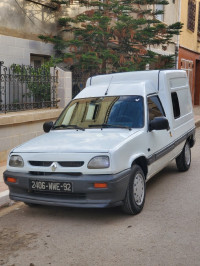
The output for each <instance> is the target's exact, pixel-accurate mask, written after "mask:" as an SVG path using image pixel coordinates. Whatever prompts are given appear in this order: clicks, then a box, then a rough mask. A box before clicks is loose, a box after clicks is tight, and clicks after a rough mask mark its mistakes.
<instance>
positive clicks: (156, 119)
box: [4, 70, 195, 214]
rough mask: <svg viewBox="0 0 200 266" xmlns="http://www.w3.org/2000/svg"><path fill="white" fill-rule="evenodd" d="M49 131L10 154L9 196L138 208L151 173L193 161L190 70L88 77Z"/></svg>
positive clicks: (42, 201) (51, 202) (134, 210)
mask: <svg viewBox="0 0 200 266" xmlns="http://www.w3.org/2000/svg"><path fill="white" fill-rule="evenodd" d="M44 130H45V132H47V134H44V135H42V136H39V137H37V138H35V139H32V140H30V141H28V142H26V143H25V144H22V145H20V146H18V147H16V148H15V149H13V150H12V151H11V153H10V155H9V158H8V165H7V170H6V172H5V173H4V180H5V183H6V184H7V185H8V186H9V189H10V198H11V199H13V200H19V201H23V202H25V203H27V204H29V205H30V204H47V205H57V206H70V207H112V206H122V209H123V210H124V211H125V212H126V213H129V214H137V213H139V212H140V211H141V210H142V208H143V206H144V202H145V192H146V191H145V188H146V186H145V183H146V181H147V180H148V179H150V178H151V177H152V176H153V175H155V174H156V173H157V172H159V171H160V170H162V169H163V168H164V167H165V166H166V165H167V164H169V162H170V161H172V160H173V159H176V164H177V167H178V169H179V171H186V170H188V169H189V167H190V163H191V151H190V148H191V147H192V146H193V145H194V143H195V125H194V117H193V109H192V102H191V95H190V88H189V84H188V79H187V76H186V72H185V71H182V70H162V71H158V70H154V71H139V72H127V73H117V74H109V75H99V76H95V77H91V78H89V79H88V81H87V84H86V88H85V89H83V90H82V91H81V92H80V93H79V94H78V95H77V96H76V97H75V99H73V100H72V101H71V102H70V103H69V105H68V106H67V107H66V108H65V109H64V111H63V112H62V114H61V115H60V117H59V118H58V119H57V121H56V122H55V123H54V124H53V122H48V123H45V124H44ZM9 177H12V178H14V179H11V180H16V182H9Z"/></svg>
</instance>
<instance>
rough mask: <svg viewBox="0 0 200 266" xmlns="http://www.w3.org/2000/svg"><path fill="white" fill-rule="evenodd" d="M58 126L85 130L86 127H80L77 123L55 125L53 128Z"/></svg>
mask: <svg viewBox="0 0 200 266" xmlns="http://www.w3.org/2000/svg"><path fill="white" fill-rule="evenodd" d="M56 128H75V129H79V130H83V131H84V130H85V128H83V127H79V126H77V125H64V124H61V125H59V126H54V127H53V129H56Z"/></svg>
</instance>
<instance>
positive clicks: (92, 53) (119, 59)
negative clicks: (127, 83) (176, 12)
mask: <svg viewBox="0 0 200 266" xmlns="http://www.w3.org/2000/svg"><path fill="white" fill-rule="evenodd" d="M79 3H80V5H82V6H85V7H88V9H86V11H85V12H84V13H82V14H80V15H78V16H76V17H74V18H69V17H62V18H60V19H59V20H58V25H59V28H58V34H57V36H54V37H50V36H40V38H41V39H42V40H44V41H46V42H52V43H54V49H55V50H56V55H57V56H59V57H60V58H62V59H63V60H64V62H65V63H66V64H67V65H68V67H70V66H73V69H76V70H78V71H82V72H88V73H89V72H90V73H91V72H96V73H108V72H119V71H131V70H143V69H145V67H146V65H147V64H149V65H152V66H154V67H155V68H169V67H172V65H173V62H174V57H173V56H170V57H167V56H162V55H158V54H156V53H154V52H152V51H151V47H156V46H159V47H162V48H163V50H165V49H166V48H167V46H168V45H169V44H171V43H173V41H172V38H173V36H174V35H178V34H180V31H181V28H182V24H181V23H179V22H176V23H174V24H172V25H169V26H168V25H166V24H164V23H161V22H160V21H159V20H157V19H156V15H159V14H163V11H160V10H153V9H152V7H151V6H152V5H155V4H160V5H167V4H168V1H165V0H126V1H125V0H121V1H118V0H106V1H90V0H79ZM149 6H150V7H149ZM64 32H70V33H72V34H73V36H74V38H73V39H72V40H64V39H63V38H62V36H63V33H64ZM66 48H67V52H66Z"/></svg>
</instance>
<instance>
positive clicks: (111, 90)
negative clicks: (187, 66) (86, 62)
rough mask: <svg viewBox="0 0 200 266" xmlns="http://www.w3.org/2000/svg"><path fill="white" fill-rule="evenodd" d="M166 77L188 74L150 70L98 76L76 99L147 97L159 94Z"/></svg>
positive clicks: (176, 71) (175, 71) (89, 82)
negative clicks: (125, 96)
mask: <svg viewBox="0 0 200 266" xmlns="http://www.w3.org/2000/svg"><path fill="white" fill-rule="evenodd" d="M165 76H171V77H172V76H173V77H175V78H176V77H178V76H179V77H180V76H182V77H183V76H184V77H185V76H186V73H185V71H183V70H148V71H132V72H124V73H113V74H106V75H98V76H94V77H91V78H89V79H88V80H87V83H86V88H85V89H83V90H82V91H81V92H80V93H79V94H78V95H77V96H76V97H75V98H76V99H77V98H86V97H101V96H104V95H107V96H113V95H116V96H117V95H142V96H145V95H148V94H151V93H157V92H158V90H159V83H160V82H161V79H163V78H164V77H165ZM159 80H160V81H159ZM162 82H163V81H162ZM123 84H124V85H123Z"/></svg>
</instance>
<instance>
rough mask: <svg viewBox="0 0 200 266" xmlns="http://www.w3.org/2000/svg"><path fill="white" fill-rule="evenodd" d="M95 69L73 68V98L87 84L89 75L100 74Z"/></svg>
mask: <svg viewBox="0 0 200 266" xmlns="http://www.w3.org/2000/svg"><path fill="white" fill-rule="evenodd" d="M98 74H99V73H97V72H95V71H86V72H83V71H81V70H79V71H78V70H76V71H74V70H72V99H73V98H74V97H75V96H76V95H77V94H78V93H79V92H80V91H81V90H82V89H84V88H85V86H86V82H87V79H88V78H89V77H92V76H95V75H98Z"/></svg>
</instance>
